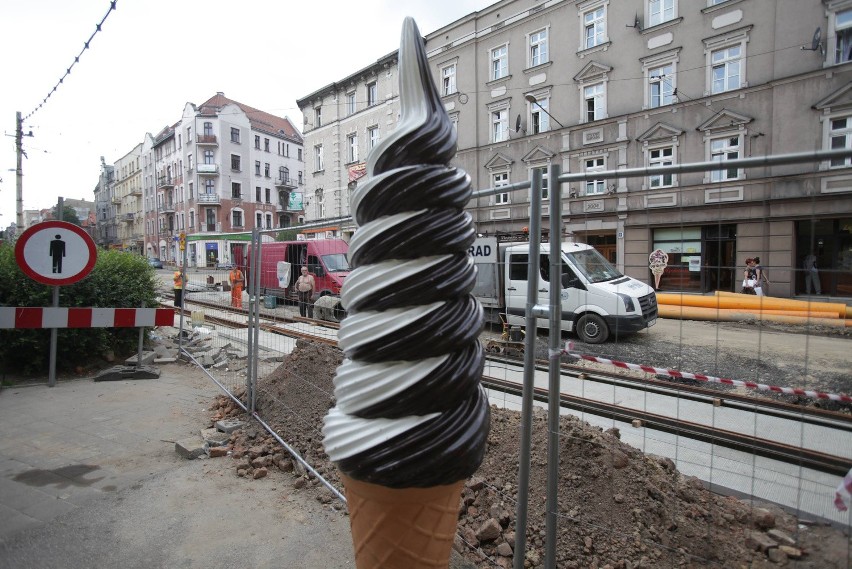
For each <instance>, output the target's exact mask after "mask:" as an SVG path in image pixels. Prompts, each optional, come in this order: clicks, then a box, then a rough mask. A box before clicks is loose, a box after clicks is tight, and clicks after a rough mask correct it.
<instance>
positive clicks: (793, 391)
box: [563, 342, 852, 403]
mask: <svg viewBox="0 0 852 569" xmlns="http://www.w3.org/2000/svg"><path fill="white" fill-rule="evenodd" d="M573 347H574V345H573V342H568V343H567V344H566V345H565V349H564V350H563V353H565V354H568V355H569V356H573V357H575V358H580V359H583V360H587V361H590V362H597V363H601V364H609V365H613V366H615V367H620V368H624V369H633V370H639V371H644V372H647V373H654V374H659V375H667V376H669V377H677V378H682V379H695V380H698V381H707V382H710V383H723V384H725V385H735V386H737V387H747V388H749V389H756V390H758V391H774V392H776V393H787V394H789V395H801V396H804V397H812V398H814V399H830V400H831V401H842V402H844V403H852V395H846V394H845V393H841V394H839V395H838V394H836V393H823V392H822V391H811V390H808V389H800V388H798V387H778V386H777V385H766V384H764V383H757V382H754V381H739V380H736V379H728V378H725V377H713V376H712V375H703V374H700V373H689V372H685V371H678V370H676V369H664V368H660V367H652V366H646V365H639V364H629V363H625V362H619V361H616V360H608V359H606V358H599V357H597V356H589V355H586V354H577V353H575V352H572V351H570V350H571V348H573Z"/></svg>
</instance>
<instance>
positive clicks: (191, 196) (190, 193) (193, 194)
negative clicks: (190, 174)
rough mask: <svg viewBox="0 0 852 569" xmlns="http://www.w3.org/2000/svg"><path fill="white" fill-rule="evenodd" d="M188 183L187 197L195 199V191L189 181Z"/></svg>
mask: <svg viewBox="0 0 852 569" xmlns="http://www.w3.org/2000/svg"><path fill="white" fill-rule="evenodd" d="M188 185H189V199H190V200H193V199H195V191H194V190H193V186H192V182H190V183H189V184H188Z"/></svg>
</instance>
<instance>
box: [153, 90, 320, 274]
mask: <svg viewBox="0 0 852 569" xmlns="http://www.w3.org/2000/svg"><path fill="white" fill-rule="evenodd" d="M303 159H304V157H303V144H302V137H301V134H300V133H299V131H298V130H297V129H296V128H295V126H294V125H293V124H292V123H291V122H290V120H289V119H288V118H282V117H277V116H275V115H272V114H269V113H266V112H264V111H260V110H258V109H254V108H252V107H249V106H247V105H244V104H242V103H239V102H237V101H233V100H231V99H228V98H226V97H225V96H224V94H223V93H217V94H216V95H215V96H213V97H211V98H210V99H208V100H207V101H205V102H204V103H202V104H201V105H198V106H196V105H194V104H192V103H187V104H186V105H185V107H184V110H183V113H182V117H181V120H180V121H179V122H177V123H176V124H174V125H172V126H169V127H167V128H165V129H163V130H162V131H161V132H160V133H158V134H157V135H155V136H152V135H150V134H148V135H146V137H145V141H144V142H143V144H142V177H143V191H144V196H145V199H144V207H145V220H146V221H145V251H146V255H147V256H149V257H160V258H161V259H163V260H165V261H170V262H175V263H176V264H180V263H181V262H182V254H181V252H180V248H179V235H180V234H181V233H184V234H185V235H186V243H187V245H186V248H187V263H188V264H189V265H190V266H194V267H203V266H210V267H213V266H217V265H221V264H227V263H234V262H237V260H238V259H239V258H240V257H241V255H242V252H243V251H244V244H245V242H246V241H247V240H248V237H249V233H248V232H250V231H251V230H252V229H254V228H259V229H276V228H282V229H283V228H288V227H290V226H292V225H294V224H295V223H297V221H298V219H299V216H301V214H302V210H301V203H302V201H301V194H302V192H301V191H300V189H301V186H302V184H303V177H304V164H303Z"/></svg>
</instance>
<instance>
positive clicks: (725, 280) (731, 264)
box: [701, 225, 739, 292]
mask: <svg viewBox="0 0 852 569" xmlns="http://www.w3.org/2000/svg"><path fill="white" fill-rule="evenodd" d="M702 242H703V243H702V247H701V249H702V251H703V253H704V254H703V262H702V266H701V292H713V291H717V290H724V291H728V292H739V289H738V285H737V228H736V225H708V226H705V227H704V228H703V235H702Z"/></svg>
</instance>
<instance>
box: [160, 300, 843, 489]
mask: <svg viewBox="0 0 852 569" xmlns="http://www.w3.org/2000/svg"><path fill="white" fill-rule="evenodd" d="M184 302H185V305H186V304H194V305H197V306H199V307H205V308H209V309H213V310H216V311H218V312H225V313H231V314H234V315H235V316H237V315H239V316H242V317H244V318H245V319H246V320H242V319H239V316H237V318H238V319H230V318H224V317H222V316H214V315H209V314H205V321H209V322H212V323H216V324H219V325H222V326H226V327H229V328H246V327H247V317H248V310H246V309H240V308H235V307H230V306H223V305H221V304H218V303H214V302H208V301H203V300H195V299H185V300H184ZM172 308H174V307H172ZM190 314H191V311H190V310H187V309H186V307H185V308H184V315H185V317H188V316H189V315H190ZM260 318H261V324H260V327H261V330H264V331H267V332H270V333H273V334H279V335H283V336H288V337H291V338H301V339H306V340H311V341H315V342H321V343H323V344H325V345H329V346H336V345H337V341H336V339H332V338H328V337H322V336H318V335H316V334H311V333H308V332H303V331H298V330H293V329H290V328H286V327H285V326H288V325H292V324H310V325H321V326H323V327H326V328H333V329H339V325H338V324H336V323H331V322H325V321H321V322H320V321H315V320H312V319H308V318H301V317H292V316H282V315H270V314H268V312H267V313H265V312H263V311H261V314H260ZM264 321H267V322H264ZM486 358H487V360H488V362H490V365H502V366H514V367H515V368H516V369H515V371H514V373H521V370H522V367H523V362H522V361H521V360H520V359H515V358H511V357H507V356H502V355H495V354H491V353H488V354H487V355H486ZM535 367H536V372H537V373H538V374H542V375H545V371H546V369H547V362H546V361H544V360H538V361H536V364H535ZM560 373H561V375H562V378H563V380H564V381H576V382H585V383H586V384H597V385H605V386H610V387H612V389H616V388H618V389H629V390H633V391H637V392H641V393H642V394H643V396H645V395H654V396H660V397H673V398H677V399H678V400H680V401H688V402H692V403H695V404H702V405H707V406H712V407H717V408H718V407H724V408H727V409H730V410H734V411H742V412H747V413H752V414H754V416H755V417H756V419H755V420H758V419H762V418H764V417H771V418H774V419H776V420H783V421H790V422H793V423H798V424H801V425H810V426H813V427H818V428H820V429H824V430H825V432H827V433H834V434H835V435H836V436H837V437H838V438H837V439H836V440H846V439H848V436H849V434H850V433H852V418H850V416H849V415H845V414H843V413H838V412H835V411H828V410H824V409H818V408H813V407H804V406H801V405H794V404H791V403H786V402H782V401H776V400H771V399H766V398H755V397H749V396H748V395H743V394H738V393H733V392H728V391H721V390H712V389H707V388H703V387H698V386H692V385H685V384H681V383H676V384H675V383H673V382H671V381H663V380H659V379H656V378H647V377H646V378H638V377H631V376H629V375H623V374H618V373H609V372H605V371H601V370H592V369H590V368H588V367H584V366H578V365H575V364H570V363H565V364H562V365H561V370H560ZM482 382H483V385H484V386H485V387H486V388H489V389H492V390H494V391H498V392H502V393H505V394H509V395H515V396H519V397H520V396H521V393H522V389H523V386H522V383H521V382H519V381H513V380H510V379H501V378H498V377H494V376H493V375H483V377H482ZM533 397H534V399H535V400H537V401H547V397H548V390H547V389H546V388H544V387H534V388H533ZM559 398H560V399H559V404H560V407H562V408H566V409H570V410H573V411H579V412H584V413H590V414H594V415H597V416H600V417H605V418H607V419H611V420H615V421H622V422H624V423H626V424H628V425H634V426H640V427H644V428H647V429H653V430H656V431H660V432H664V433H668V434H671V435H675V436H678V437H682V438H686V439H691V440H695V441H699V442H703V443H707V444H711V445H717V446H720V447H724V448H728V449H732V450H735V451H741V452H744V453H749V454H752V455H756V456H761V457H765V458H769V459H773V460H778V461H781V462H784V463H787V464H792V465H797V466H800V467H803V468H810V469H813V470H816V471H819V472H824V473H828V474H831V475H839V476H842V475H844V474H845V473H846V472H847V471H848V469H849V467H850V464H852V459H850V458H849V457H844V456H837V455H834V454H831V453H828V452H823V451H820V450H816V449H812V448H804V446H797V445H792V444H785V443H783V442H779V441H773V440H769V439H766V438H762V437H758V436H756V435H755V434H745V433H742V432H736V431H732V430H728V429H721V428H719V427H717V426H712V425H706V424H701V423H698V422H694V421H689V420H685V419H682V418H680V417H672V416H667V415H664V414H660V413H653V412H650V411H647V410H645V409H638V408H635V407H628V406H624V405H620V404H618V403H613V402H606V401H601V400H599V399H596V398H591V397H581V396H577V395H572V394H570V393H560V395H559ZM828 436H829V437H831V436H832V435H831V434H829V435H828Z"/></svg>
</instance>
